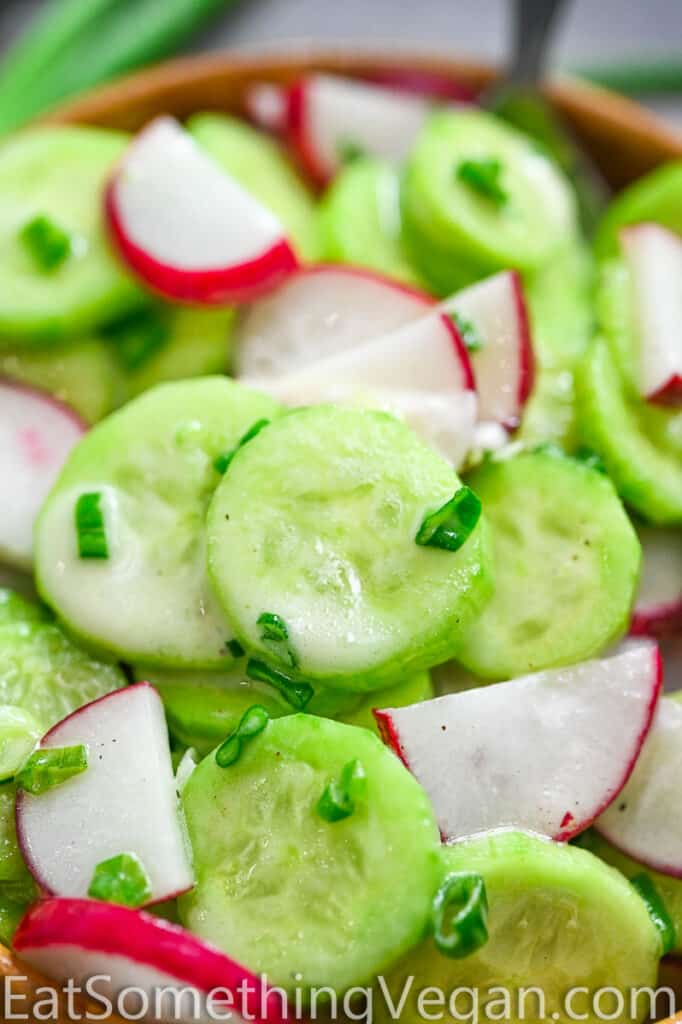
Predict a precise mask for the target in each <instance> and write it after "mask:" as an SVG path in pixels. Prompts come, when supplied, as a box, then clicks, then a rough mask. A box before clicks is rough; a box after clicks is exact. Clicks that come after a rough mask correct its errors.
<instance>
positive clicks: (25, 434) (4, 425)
mask: <svg viewBox="0 0 682 1024" xmlns="http://www.w3.org/2000/svg"><path fill="white" fill-rule="evenodd" d="M86 429H87V428H86V426H85V424H84V423H83V422H82V420H80V419H79V417H78V416H77V415H76V414H75V413H74V412H73V411H72V410H71V409H69V408H68V407H67V406H65V405H62V404H61V403H60V402H58V401H56V400H55V399H54V398H52V397H51V396H50V395H48V394H45V393H43V392H42V391H33V390H31V389H30V388H26V387H23V386H22V385H21V384H15V383H11V382H9V381H2V380H0V560H1V561H6V562H8V563H9V564H10V565H13V566H15V567H17V568H21V569H30V568H31V565H32V562H33V523H34V520H35V518H36V516H37V514H38V511H39V509H40V506H41V505H42V503H43V501H44V500H45V498H46V497H47V495H48V492H49V491H50V489H51V487H52V485H53V483H54V482H55V480H56V478H57V475H58V473H59V471H60V469H61V468H62V465H63V464H64V462H65V461H66V457H67V455H68V454H69V452H70V451H71V449H72V448H73V446H74V445H75V444H76V442H77V441H78V440H79V439H80V438H81V437H82V435H83V434H84V433H85V431H86Z"/></svg>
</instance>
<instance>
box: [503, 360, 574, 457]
mask: <svg viewBox="0 0 682 1024" xmlns="http://www.w3.org/2000/svg"><path fill="white" fill-rule="evenodd" d="M516 437H517V439H518V440H519V441H522V442H523V443H524V445H526V446H527V447H531V448H532V447H534V446H536V445H538V444H545V443H553V444H557V445H559V446H560V447H561V448H563V449H564V451H567V452H571V451H574V450H575V449H576V448H577V447H578V443H579V438H578V422H577V409H576V397H575V374H574V373H573V371H572V370H543V369H541V370H540V372H539V373H538V374H537V375H536V378H535V384H534V386H533V393H532V394H531V396H530V398H529V400H528V402H527V403H526V405H525V407H524V410H523V417H522V419H521V427H520V428H519V431H518V433H517V434H516Z"/></svg>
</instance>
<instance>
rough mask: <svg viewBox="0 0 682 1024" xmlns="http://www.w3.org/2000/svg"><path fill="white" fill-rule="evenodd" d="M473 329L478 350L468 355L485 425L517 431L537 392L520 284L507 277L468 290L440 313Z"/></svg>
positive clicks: (514, 276)
mask: <svg viewBox="0 0 682 1024" xmlns="http://www.w3.org/2000/svg"><path fill="white" fill-rule="evenodd" d="M439 308H440V309H441V310H442V311H443V312H446V313H450V314H455V315H456V316H458V317H461V320H462V321H465V322H468V323H469V324H471V326H472V327H473V330H474V334H475V336H476V338H477V340H478V341H480V348H477V349H475V350H474V349H472V350H470V353H469V354H470V356H471V362H472V364H473V368H474V376H475V377H476V389H477V391H478V401H479V416H480V418H481V420H483V421H493V422H497V423H502V424H503V425H504V426H506V427H507V429H514V428H515V427H516V426H518V423H519V420H520V418H521V412H522V410H523V407H524V405H525V404H526V401H527V399H528V397H529V395H530V393H531V390H532V387H533V348H532V345H531V336H530V323H529V318H528V310H527V308H526V302H525V298H524V294H523V285H522V283H521V278H520V277H519V275H518V274H517V273H516V272H515V271H509V270H508V271H503V272H502V273H500V274H495V275H494V276H493V277H489V278H487V279H486V280H485V281H481V282H480V283H478V284H474V285H472V286H471V287H470V288H465V289H464V291H461V292H458V293H457V294H456V295H453V296H452V298H450V299H447V300H446V301H445V302H443V303H442V304H441V305H440V307H439Z"/></svg>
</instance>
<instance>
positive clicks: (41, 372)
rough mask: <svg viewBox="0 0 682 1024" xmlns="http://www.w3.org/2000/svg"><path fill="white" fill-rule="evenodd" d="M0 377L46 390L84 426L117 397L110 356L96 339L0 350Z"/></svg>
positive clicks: (98, 417)
mask: <svg viewBox="0 0 682 1024" xmlns="http://www.w3.org/2000/svg"><path fill="white" fill-rule="evenodd" d="M0 376H3V377H9V378H10V379H12V380H18V381H21V382H22V383H24V384H30V385H31V386H32V387H36V388H40V389H41V390H42V391H49V393H50V394H51V395H54V396H55V398H58V399H59V401H60V402H64V404H65V405H68V406H70V407H71V408H72V409H73V410H75V412H77V413H78V414H79V416H82V417H83V419H84V420H86V421H87V422H88V423H96V422H97V421H98V420H101V419H102V417H104V416H106V415H107V413H109V412H111V410H112V409H113V408H114V407H115V406H116V404H117V403H118V401H119V399H120V397H121V378H120V374H119V372H118V368H117V366H116V363H115V361H114V358H113V356H112V353H111V351H110V350H109V347H108V346H107V345H105V344H104V342H103V341H100V340H99V339H96V338H87V339H85V340H83V341H76V342H73V343H70V344H68V345H60V346H59V347H55V348H49V349H41V350H33V349H26V348H23V349H15V350H13V351H4V350H1V349H0Z"/></svg>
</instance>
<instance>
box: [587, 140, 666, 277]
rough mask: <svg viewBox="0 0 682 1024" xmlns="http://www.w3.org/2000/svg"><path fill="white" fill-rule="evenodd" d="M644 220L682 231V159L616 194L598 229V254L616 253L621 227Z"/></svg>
mask: <svg viewBox="0 0 682 1024" xmlns="http://www.w3.org/2000/svg"><path fill="white" fill-rule="evenodd" d="M643 221H654V222H655V223H657V224H663V226H664V227H666V228H670V230H671V231H676V232H677V233H678V234H680V235H682V160H676V161H673V162H671V163H667V164H663V165H662V166H661V167H657V168H656V170H655V171H652V172H651V173H650V174H647V175H645V176H644V177H643V178H639V179H638V180H637V181H636V182H635V183H634V184H633V185H630V186H629V188H626V189H624V190H623V191H622V192H621V193H620V194H619V195H617V196H616V198H615V199H614V200H613V202H612V203H611V204H610V206H609V208H608V210H607V211H606V213H605V214H604V217H603V219H602V222H601V224H600V225H599V230H598V231H597V237H596V240H595V248H596V251H597V254H598V255H599V256H600V257H601V258H604V257H609V256H615V255H616V254H617V253H618V249H619V246H618V233H619V231H620V229H621V228H623V227H625V226H626V225H627V224H641V223H642V222H643Z"/></svg>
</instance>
